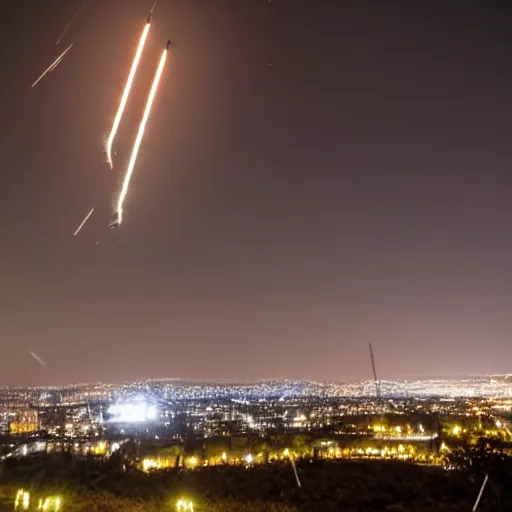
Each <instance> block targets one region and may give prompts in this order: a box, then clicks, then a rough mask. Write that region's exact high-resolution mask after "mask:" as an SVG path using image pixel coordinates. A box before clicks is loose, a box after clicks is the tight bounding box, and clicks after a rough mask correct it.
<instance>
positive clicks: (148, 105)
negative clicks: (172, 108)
mask: <svg viewBox="0 0 512 512" xmlns="http://www.w3.org/2000/svg"><path fill="white" fill-rule="evenodd" d="M170 45H171V42H170V41H168V42H167V45H166V47H165V50H164V51H163V53H162V56H161V57H160V62H159V64H158V68H157V70H156V74H155V78H154V79H153V84H152V85H151V90H150V92H149V96H148V100H147V103H146V108H145V110H144V115H143V116H142V121H141V122H140V125H139V131H138V133H137V138H136V139H135V143H134V144H133V150H132V156H131V157H130V162H129V163H128V169H127V170H126V175H125V178H124V182H123V187H122V189H121V193H120V194H119V201H118V203H117V219H116V220H115V221H114V222H112V223H111V226H112V227H115V226H116V225H119V224H121V223H122V222H123V203H124V200H125V197H126V193H127V192H128V187H129V185H130V179H131V177H132V173H133V168H134V167H135V162H136V161H137V154H138V153H139V147H140V143H141V141H142V137H143V135H144V130H145V128H146V122H147V120H148V117H149V113H150V112H151V106H152V105H153V100H154V99H155V94H156V90H157V89H158V83H159V82H160V77H161V76H162V71H163V69H164V65H165V60H166V57H167V51H168V49H169V47H170Z"/></svg>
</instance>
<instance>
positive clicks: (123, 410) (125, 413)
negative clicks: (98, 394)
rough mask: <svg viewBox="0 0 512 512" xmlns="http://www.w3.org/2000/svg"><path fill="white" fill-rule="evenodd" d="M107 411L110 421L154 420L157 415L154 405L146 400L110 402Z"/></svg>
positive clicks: (142, 421)
mask: <svg viewBox="0 0 512 512" xmlns="http://www.w3.org/2000/svg"><path fill="white" fill-rule="evenodd" d="M108 413H109V414H110V416H111V418H110V420H109V421H110V422H111V423H144V422H146V421H155V420H156V419H157V417H158V410H157V408H156V406H155V405H151V404H147V403H146V402H127V403H118V404H112V405H111V406H110V407H109V409H108Z"/></svg>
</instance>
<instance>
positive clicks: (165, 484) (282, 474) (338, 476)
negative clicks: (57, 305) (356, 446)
mask: <svg viewBox="0 0 512 512" xmlns="http://www.w3.org/2000/svg"><path fill="white" fill-rule="evenodd" d="M298 468H299V473H300V477H301V480H302V482H303V487H302V488H300V489H299V488H298V487H297V483H296V481H295V477H294V473H293V470H292V467H291V466H290V464H289V463H288V464H285V463H282V464H276V465H270V466H256V467H253V468H247V469H246V468H243V467H232V466H226V467H210V468H201V469H197V470H194V471H181V470H172V471H164V472H158V473H154V474H149V475H147V474H144V473H141V472H138V471H134V470H129V471H126V472H123V471H120V470H119V469H117V468H116V467H115V466H114V465H112V464H110V463H106V464H103V465H101V464H98V463H97V462H95V461H80V460H70V459H66V458H62V459H60V460H49V459H48V458H35V459H27V460H23V461H20V462H16V461H9V464H4V467H3V471H2V475H1V477H0V493H1V498H2V503H3V505H1V506H0V511H4V510H5V511H7V510H12V502H13V497H14V494H15V491H16V489H17V488H19V487H25V488H29V489H30V490H32V492H33V494H34V495H35V494H37V493H59V494H61V495H62V496H63V499H64V501H65V506H64V508H63V512H66V511H69V512H71V511H84V512H89V511H90V512H93V511H102V512H110V511H112V512H113V511H119V510H123V511H125V512H135V511H137V512H142V511H148V512H149V511H155V512H156V511H164V510H175V506H174V505H173V502H175V501H176V500H177V499H178V498H179V497H182V496H186V497H188V498H190V499H192V500H193V501H194V503H195V504H196V508H195V510H196V511H198V512H199V511H202V510H203V511H205V510H208V511H212V512H216V511H218V512H224V511H229V512H235V511H245V510H246V511H248V512H250V511H269V512H272V511H275V512H292V511H312V512H315V511H347V512H350V511H368V512H373V511H404V512H405V511H407V512H424V511H425V512H427V511H429V512H431V511H441V512H442V511H453V512H456V511H461V512H462V511H468V510H471V508H472V506H473V503H474V501H475V498H476V495H477V494H478V490H479V486H480V482H476V483H474V482H472V481H471V478H470V475H469V474H468V473H464V472H459V471H445V470H443V469H442V468H438V467H428V466H415V465H412V464H407V463H402V462H378V461H358V462H355V461H338V462H330V461H316V462H302V463H300V464H298ZM488 492H489V495H490V496H491V495H492V493H493V492H496V490H495V489H494V490H493V489H492V486H490V487H489V490H488ZM482 505H483V506H482V508H481V510H482V511H487V510H493V511H498V510H506V509H505V508H502V506H501V505H498V507H497V506H496V502H494V503H491V501H490V500H484V501H483V503H482ZM491 505H492V507H491Z"/></svg>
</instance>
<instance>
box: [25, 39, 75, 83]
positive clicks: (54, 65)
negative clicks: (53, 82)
mask: <svg viewBox="0 0 512 512" xmlns="http://www.w3.org/2000/svg"><path fill="white" fill-rule="evenodd" d="M74 44H75V43H71V44H70V45H69V46H68V47H67V48H66V49H65V50H64V51H63V52H62V53H61V54H60V55H59V56H58V57H57V58H56V59H55V60H54V61H53V62H52V63H51V64H50V65H49V66H48V67H47V68H46V69H45V70H44V71H43V74H42V75H41V76H40V77H39V78H38V79H37V80H36V81H35V82H34V83H33V84H32V85H31V88H32V87H35V86H36V85H37V84H38V83H39V82H40V81H41V80H42V79H43V78H44V77H45V76H46V75H47V74H48V73H50V72H51V71H53V70H54V69H55V68H56V67H57V66H58V65H59V64H60V63H61V62H62V59H63V58H64V55H66V53H68V51H69V50H71V47H72V46H73V45H74Z"/></svg>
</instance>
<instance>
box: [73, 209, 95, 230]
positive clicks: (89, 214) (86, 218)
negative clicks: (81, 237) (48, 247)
mask: <svg viewBox="0 0 512 512" xmlns="http://www.w3.org/2000/svg"><path fill="white" fill-rule="evenodd" d="M94 208H96V206H93V207H92V208H91V211H90V212H89V213H88V214H87V215H86V216H85V219H84V220H83V221H82V223H81V224H80V226H78V228H77V230H76V231H75V232H74V233H73V236H76V235H78V233H80V231H81V229H82V228H83V227H84V224H85V223H86V222H87V221H88V220H89V217H90V216H91V215H92V212H93V211H94Z"/></svg>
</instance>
